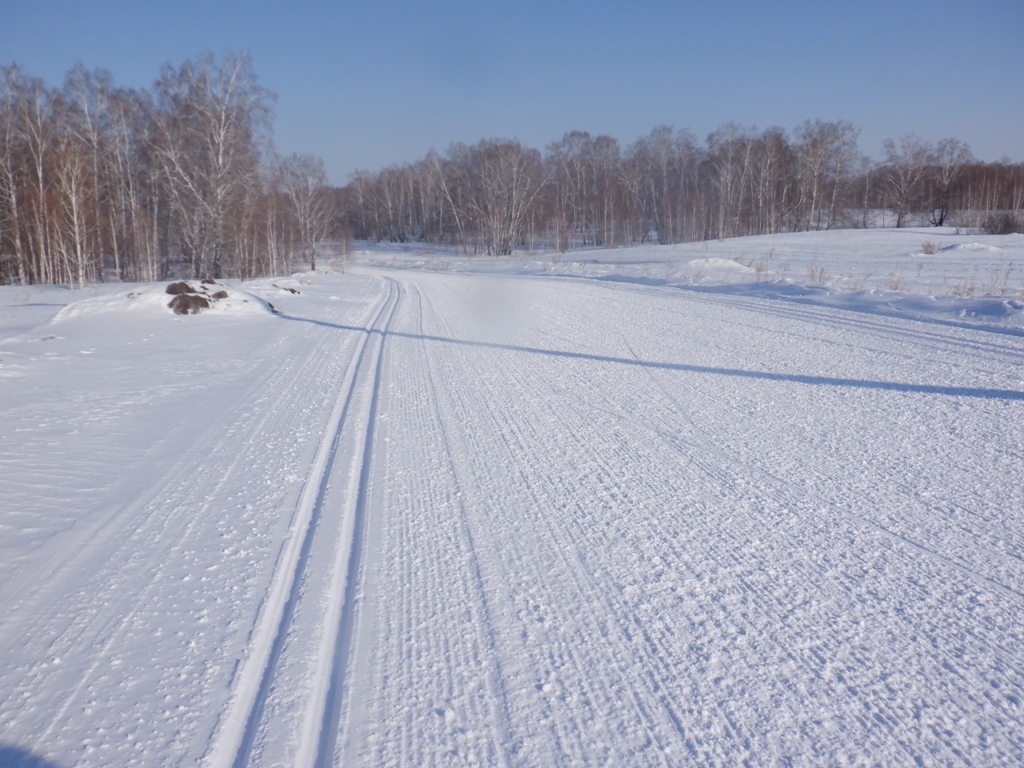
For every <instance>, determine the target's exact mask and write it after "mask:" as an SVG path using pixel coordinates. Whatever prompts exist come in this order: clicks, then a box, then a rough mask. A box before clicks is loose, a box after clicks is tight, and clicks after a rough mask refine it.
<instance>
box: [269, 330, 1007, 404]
mask: <svg viewBox="0 0 1024 768" xmlns="http://www.w3.org/2000/svg"><path fill="white" fill-rule="evenodd" d="M278 317H280V318H282V319H284V320H292V321H296V322H302V323H311V324H313V325H319V326H322V327H324V328H333V329H335V330H339V331H351V332H353V333H383V335H384V336H395V337H398V338H405V339H417V340H421V341H432V342H436V343H439V344H452V345H455V346H461V347H476V348H479V349H498V350H504V351H508V352H523V353H527V354H533V355H544V356H546V357H561V358H565V359H569V360H586V361H589V362H595V363H614V364H617V365H631V366H638V367H641V368H652V369H655V370H663V371H682V372H685V373H707V374H712V375H716V376H733V377H738V378H745V379H760V380H762V381H783V382H792V383H795V384H808V385H813V386H830V387H850V388H853V389H876V390H882V391H888V392H905V393H911V394H927V395H947V396H950V397H977V398H985V399H989V400H1024V391H1018V390H1014V389H985V388H976V387H947V386H942V385H939V384H913V383H908V382H899V381H871V380H867V379H843V378H837V377H831V376H806V375H803V374H797V373H773V372H771V371H746V370H743V369H740V368H719V367H714V366H704V365H691V364H688V363H663V362H657V361H651V360H637V359H635V358H628V357H611V356H608V355H593V354H588V353H585V352H569V351H565V350H557V349H544V348H541V347H524V346H519V345H516V344H499V343H497V342H489V341H470V340H466V339H451V338H447V337H444V336H428V335H423V334H416V333H403V332H400V331H386V332H382V331H379V330H376V329H372V330H371V329H369V328H360V327H357V326H352V325H340V324H337V323H328V322H325V321H323V320H313V319H310V318H306V317H297V316H295V315H287V314H280V315H278Z"/></svg>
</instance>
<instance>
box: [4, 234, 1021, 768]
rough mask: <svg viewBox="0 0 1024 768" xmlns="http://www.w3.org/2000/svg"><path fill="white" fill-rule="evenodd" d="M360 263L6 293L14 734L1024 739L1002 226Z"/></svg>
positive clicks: (87, 751) (533, 741)
mask: <svg viewBox="0 0 1024 768" xmlns="http://www.w3.org/2000/svg"><path fill="white" fill-rule="evenodd" d="M926 239H929V240H933V241H935V245H936V246H937V247H936V248H935V253H933V254H932V255H924V254H920V253H919V251H920V250H921V248H920V246H921V242H922V241H924V240H926ZM901 249H902V250H901ZM365 250H366V252H365V253H363V254H361V255H360V256H359V257H358V262H359V265H358V266H357V267H355V268H354V270H353V271H351V272H349V273H347V274H338V273H329V272H325V273H315V274H314V273H310V274H303V275H296V276H294V277H292V278H289V279H287V280H280V279H278V280H273V281H271V280H265V281H253V282H247V283H245V284H244V285H238V284H229V285H228V286H227V290H228V292H229V298H228V299H225V300H223V301H222V302H218V304H217V305H215V308H214V309H212V310H211V311H209V312H204V313H202V314H199V315H191V316H175V315H173V314H172V313H171V311H170V310H169V309H168V308H167V301H168V299H169V297H168V296H166V294H164V293H163V288H164V286H163V285H154V286H150V285H147V286H125V285H116V286H114V285H106V286H92V287H89V288H88V289H86V290H85V291H68V290H65V289H61V288H43V287H11V286H8V287H3V288H0V402H2V404H3V414H4V418H3V419H2V420H0V605H2V607H3V611H2V613H0V764H2V765H3V766H8V765H11V766H15V765H24V766H62V767H64V768H69V767H70V766H73V765H74V766H111V765H117V766H136V765H137V766H155V765H159V766H187V765H196V764H199V765H203V766H211V767H217V766H224V767H226V768H230V767H231V766H244V765H254V766H278V765H280V766H298V767H300V768H301V767H304V766H330V765H345V766H349V765H367V766H376V765H409V766H423V765H442V764H443V765H502V766H535V765H616V766H618V765H687V764H692V765H721V766H727V765H729V766H731V765H741V764H749V765H780V764H783V765H798V766H799V765H807V766H816V765H876V764H877V765H912V764H921V765H953V764H971V765H977V766H995V765H1011V764H1020V763H1021V762H1024V651H1022V648H1024V623H1022V622H1021V616H1022V614H1024V516H1022V513H1024V482H1022V478H1024V322H1022V315H1024V305H1022V304H1021V300H1022V298H1024V297H1022V295H1021V290H1022V289H1021V285H1020V283H1021V281H1020V278H1021V275H1020V274H1019V270H1020V269H1021V264H1022V263H1024V238H1020V237H1013V236H1007V237H983V236H978V235H958V234H956V233H955V232H953V231H945V230H940V231H938V232H937V233H936V232H935V231H933V230H920V231H911V232H909V233H908V232H906V231H883V232H876V231H867V232H828V233H811V234H806V235H787V236H777V237H774V238H746V239H743V240H736V241H723V242H720V243H709V244H706V245H705V244H696V245H690V246H678V247H675V246H673V247H664V248H659V247H646V248H639V249H632V250H619V251H610V252H609V251H604V252H601V251H595V252H590V253H586V254H579V253H576V254H569V255H557V256H555V257H551V256H546V257H537V256H516V257H513V258H511V259H503V260H497V259H486V258H481V257H477V258H475V259H468V258H466V257H461V256H455V255H451V254H447V255H446V254H436V253H428V254H423V253H420V252H418V251H417V250H405V251H391V252H387V253H385V252H382V251H381V250H379V249H369V248H367V249H365ZM929 250H931V249H930V248H929ZM762 259H763V260H764V261H765V262H766V263H767V264H769V266H761V264H760V261H761V260H762ZM901 262H905V267H904V268H903V271H902V272H901V274H902V275H903V276H904V277H903V282H904V284H903V286H902V288H901V289H900V290H894V289H893V288H891V287H886V285H884V284H883V283H886V282H888V281H890V280H891V275H890V274H883V272H885V271H886V270H889V272H891V271H892V270H891V269H889V267H883V266H882V265H883V264H899V263H901ZM918 264H922V265H923V266H921V267H918V266H917V265H918ZM771 265H775V266H771ZM783 265H788V266H783ZM811 265H813V269H814V273H813V274H812V272H811ZM821 270H824V277H822V272H821ZM797 273H799V274H797ZM868 274H870V275H873V276H874V277H867V276H866V275H868ZM815 275H817V277H819V278H822V279H808V276H811V277H813V276H815ZM851 276H855V277H856V276H862V277H863V279H862V280H860V282H857V280H856V279H854V278H853V277H851ZM798 278H799V279H798ZM858 279H859V278H858ZM850 280H853V281H854V282H853V283H849V281H850ZM970 281H973V283H974V285H975V286H976V288H975V290H973V291H972V292H970V293H973V295H968V293H969V292H968V291H967V290H966V289H959V288H957V286H962V285H966V283H967V282H970ZM986 285H987V286H989V287H990V288H991V290H982V288H981V287H979V286H982V287H983V286H986ZM844 286H845V287H844ZM947 289H948V290H947ZM984 293H988V294H990V295H988V296H984V295H982V294H984ZM271 305H272V306H273V308H274V309H275V310H276V312H272V311H271Z"/></svg>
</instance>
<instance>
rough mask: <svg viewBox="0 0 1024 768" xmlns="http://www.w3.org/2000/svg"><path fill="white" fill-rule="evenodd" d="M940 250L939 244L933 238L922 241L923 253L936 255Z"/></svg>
mask: <svg viewBox="0 0 1024 768" xmlns="http://www.w3.org/2000/svg"><path fill="white" fill-rule="evenodd" d="M938 252H939V246H937V245H936V244H935V243H933V242H932V241H931V240H925V241H924V242H923V243H921V253H923V254H925V255H926V256H934V255H935V254H936V253H938Z"/></svg>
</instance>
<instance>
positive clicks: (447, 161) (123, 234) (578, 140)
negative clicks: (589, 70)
mask: <svg viewBox="0 0 1024 768" xmlns="http://www.w3.org/2000/svg"><path fill="white" fill-rule="evenodd" d="M272 101H273V94H271V93H270V92H269V91H267V90H266V89H264V88H262V87H261V86H260V85H259V84H258V83H257V80H256V76H255V74H254V73H253V71H252V67H251V64H250V61H249V59H248V57H246V56H234V57H225V58H223V59H222V60H220V61H218V60H216V59H215V58H214V57H213V56H212V55H209V54H207V55H204V56H202V57H199V58H198V59H196V60H192V61H185V62H184V63H183V64H181V65H180V66H178V67H173V66H170V65H168V66H166V67H164V69H163V71H162V72H161V74H160V77H159V79H158V80H157V81H156V83H155V84H154V85H153V87H152V88H150V89H127V88H119V87H116V86H115V85H114V84H113V82H112V80H111V77H110V75H109V74H107V73H105V72H103V71H95V72H90V71H87V70H86V69H85V68H84V67H82V66H77V67H75V68H74V69H73V70H72V71H71V72H69V73H68V75H67V78H66V80H65V83H64V85H63V87H61V88H53V87H49V86H47V85H46V84H45V83H44V82H43V81H42V80H40V79H38V78H35V77H31V76H29V75H27V74H25V73H23V72H22V71H21V70H20V69H19V68H18V67H17V66H9V67H2V68H0V283H3V282H8V283H9V282H20V283H71V284H82V283H85V282H89V281H96V280H111V279H112V280H156V279H162V278H165V277H170V276H179V275H181V276H184V275H191V276H194V277H202V276H206V275H209V276H212V277H230V276H234V277H253V276H258V275H265V274H278V273H281V272H285V271H288V270H290V269H292V268H293V266H294V265H295V263H296V261H297V260H298V259H302V260H303V261H305V262H306V263H309V264H310V265H313V266H315V263H316V258H317V255H318V253H319V252H320V251H321V250H322V248H323V244H324V243H325V242H326V241H327V240H330V239H337V240H340V241H341V242H347V240H348V239H349V238H351V237H355V238H359V239H371V240H377V241H392V242H401V243H411V242H424V243H434V244H445V245H450V246H454V247H459V248H463V249H466V250H467V251H472V252H476V253H492V254H497V255H505V254H510V253H512V251H513V250H514V249H516V248H523V247H526V248H555V249H559V250H568V249H573V248H580V247H611V246H618V245H630V244H635V243H644V242H658V243H677V242H685V241H694V240H706V239H717V238H725V237H734V236H739V235H754V234H768V233H774V232H783V231H799V230H810V229H828V228H835V227H851V226H855V227H856V226H877V225H882V224H884V225H890V226H901V225H904V224H906V223H908V222H913V223H924V222H931V223H932V224H935V225H942V224H946V225H957V226H965V227H981V228H984V229H986V230H987V231H993V232H999V231H1013V230H1015V229H1018V228H1019V227H1020V222H1021V214H1022V208H1024V163H1017V164H1011V163H979V162H977V161H976V160H975V159H974V158H973V157H972V155H971V153H970V151H969V149H968V148H967V146H966V145H965V144H963V143H962V142H959V141H957V140H955V139H945V140H943V141H940V142H938V144H935V145H932V144H930V143H928V142H925V141H922V140H921V139H919V138H917V137H916V136H913V135H910V136H906V137H904V138H902V139H901V140H900V141H899V142H892V141H889V142H886V145H885V148H884V157H883V158H882V159H881V160H880V161H877V162H875V161H870V160H868V159H867V158H865V157H864V156H863V155H862V154H861V153H860V151H859V149H858V147H857V135H858V130H857V129H856V128H855V127H854V126H853V125H852V124H850V123H848V122H844V121H838V122H823V121H820V120H817V121H813V122H811V121H808V122H804V123H802V124H801V125H799V126H797V128H796V129H795V130H794V131H792V132H791V133H787V132H786V131H784V130H782V129H779V128H769V129H766V130H757V129H754V128H743V127H740V126H737V125H734V124H729V125H725V126H723V127H721V128H719V129H718V130H716V131H715V132H714V133H712V134H710V135H709V136H708V137H707V139H706V140H705V141H704V142H703V143H701V142H699V141H698V140H697V139H696V138H695V137H694V136H693V135H692V134H691V133H689V132H688V131H677V130H674V129H672V128H668V127H660V128H656V129H654V130H653V131H652V132H651V133H650V134H649V135H647V136H645V137H643V138H641V139H639V140H637V141H635V142H634V143H632V144H631V145H629V146H627V147H626V148H625V149H623V148H622V147H620V145H619V142H618V141H617V140H616V139H614V138H612V137H609V136H596V137H595V136H591V135H590V134H588V133H585V132H580V131H574V132H572V133H568V134H566V135H565V136H563V137H562V139H561V140H559V141H557V142H555V143H553V144H551V145H549V146H548V147H547V148H546V149H545V150H544V152H541V151H539V150H536V149H531V148H528V147H524V146H522V145H521V144H520V143H519V142H517V141H507V140H496V139H487V140H483V141H480V142H479V143H477V144H473V145H465V144H456V145H453V146H452V147H450V148H449V149H448V151H447V152H446V153H444V154H443V155H442V154H439V153H436V152H430V153H429V154H427V155H426V156H425V157H424V158H422V159H421V160H419V161H417V162H413V163H407V164H404V165H396V166H391V167H388V168H385V169H383V170H381V171H379V172H377V173H358V174H355V175H354V176H353V178H352V179H351V181H350V182H349V184H347V185H346V186H344V187H342V188H336V187H330V186H329V185H328V184H327V181H326V176H325V174H324V169H323V163H322V161H321V160H320V159H319V158H315V157H311V156H307V155H301V156H299V155H292V156H290V157H287V158H283V159H282V158H279V157H277V156H276V155H275V153H274V149H273V145H272V142H271V138H270V127H271V120H272V115H273V112H272V109H271V105H272Z"/></svg>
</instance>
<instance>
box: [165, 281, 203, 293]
mask: <svg viewBox="0 0 1024 768" xmlns="http://www.w3.org/2000/svg"><path fill="white" fill-rule="evenodd" d="M195 292H196V289H195V288H193V287H192V285H191V284H190V283H186V282H185V281H184V280H183V281H181V282H180V283H171V284H170V285H168V286H167V293H169V294H170V295H171V296H178V295H179V294H182V293H195Z"/></svg>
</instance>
